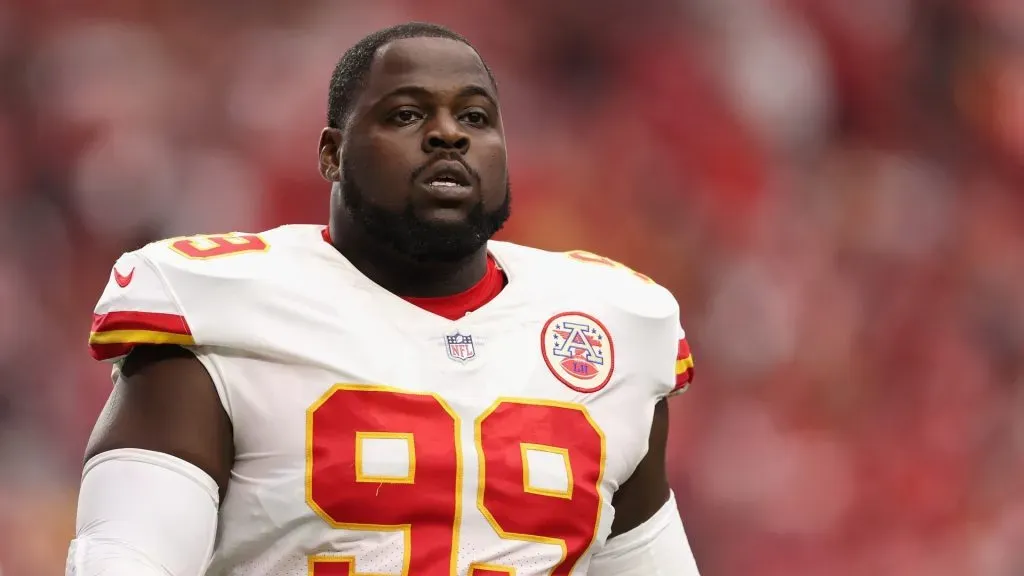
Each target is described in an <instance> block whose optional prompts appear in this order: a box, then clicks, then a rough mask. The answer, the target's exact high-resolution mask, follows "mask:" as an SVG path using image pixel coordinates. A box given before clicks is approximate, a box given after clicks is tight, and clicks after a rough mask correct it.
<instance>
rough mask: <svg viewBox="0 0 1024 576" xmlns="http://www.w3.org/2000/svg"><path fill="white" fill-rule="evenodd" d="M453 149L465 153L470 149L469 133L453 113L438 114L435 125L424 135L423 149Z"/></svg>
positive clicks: (431, 150)
mask: <svg viewBox="0 0 1024 576" xmlns="http://www.w3.org/2000/svg"><path fill="white" fill-rule="evenodd" d="M437 150H452V151H456V152H459V153H460V154H465V153H466V152H467V151H469V134H467V133H466V131H465V130H464V129H463V127H462V124H460V123H459V121H458V119H457V118H454V117H453V116H452V115H451V114H446V113H442V114H438V115H437V116H435V118H434V122H433V125H432V126H431V127H430V129H429V130H427V132H426V134H424V136H423V151H424V152H426V153H428V154H429V153H431V152H436V151H437Z"/></svg>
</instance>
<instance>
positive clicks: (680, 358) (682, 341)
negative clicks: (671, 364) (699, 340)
mask: <svg viewBox="0 0 1024 576" xmlns="http://www.w3.org/2000/svg"><path fill="white" fill-rule="evenodd" d="M678 335H679V343H678V345H677V347H676V360H675V382H674V386H673V388H672V390H671V391H670V392H669V393H668V396H674V395H676V394H681V393H683V392H685V391H686V389H687V388H689V387H690V382H691V381H692V380H693V355H692V354H691V353H690V344H689V343H688V342H687V341H686V331H684V330H683V327H682V326H679V329H678Z"/></svg>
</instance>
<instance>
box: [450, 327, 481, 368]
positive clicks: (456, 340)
mask: <svg viewBox="0 0 1024 576" xmlns="http://www.w3.org/2000/svg"><path fill="white" fill-rule="evenodd" d="M444 342H445V349H446V350H447V351H448V357H449V358H451V359H452V360H455V361H456V362H469V361H470V360H472V359H473V358H475V357H476V348H474V347H473V337H472V336H470V335H469V334H460V333H458V332H456V333H455V334H449V335H447V336H445V337H444Z"/></svg>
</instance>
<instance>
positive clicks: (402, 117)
mask: <svg viewBox="0 0 1024 576" xmlns="http://www.w3.org/2000/svg"><path fill="white" fill-rule="evenodd" d="M420 118H423V114H422V113H420V112H419V111H418V110H415V109H413V108H399V109H398V110H395V111H394V112H392V113H391V115H390V116H388V120H390V121H391V122H392V123H394V124H395V125H397V126H408V125H410V124H412V123H414V122H416V121H417V120H419V119H420Z"/></svg>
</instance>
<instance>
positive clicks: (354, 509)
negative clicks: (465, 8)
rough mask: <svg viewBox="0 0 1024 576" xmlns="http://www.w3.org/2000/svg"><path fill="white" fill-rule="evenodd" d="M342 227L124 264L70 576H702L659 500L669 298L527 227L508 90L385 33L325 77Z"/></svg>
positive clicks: (205, 239) (429, 39) (198, 246)
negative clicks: (525, 236)
mask: <svg viewBox="0 0 1024 576" xmlns="http://www.w3.org/2000/svg"><path fill="white" fill-rule="evenodd" d="M319 152H320V170H321V173H322V174H323V176H324V178H326V179H327V180H328V181H330V182H332V187H333V188H332V196H331V214H330V225H329V226H328V227H327V228H324V227H323V226H285V227H282V228H278V229H275V230H271V231H269V232H266V233H263V234H240V233H232V234H224V235H214V236H197V237H191V238H176V239H171V240H167V241H163V242H157V243H154V244H150V245H148V246H146V247H144V248H142V249H140V250H137V251H135V252H130V253H128V254H125V255H124V256H122V257H121V258H120V259H119V260H118V261H117V263H116V264H115V266H114V269H113V272H112V275H111V280H110V282H109V283H108V285H107V287H106V289H105V291H104V293H103V295H102V297H101V298H100V301H99V304H98V305H97V309H96V316H95V319H94V324H93V332H92V335H91V337H90V346H91V351H92V354H93V355H94V356H95V357H96V358H98V359H101V360H108V361H114V373H113V378H114V382H115V386H114V391H113V393H112V394H111V397H110V400H109V401H108V403H107V406H106V408H105V409H104V411H103V414H102V415H101V416H100V418H99V422H98V423H97V425H96V429H95V431H94V433H93V436H92V438H91V439H90V442H89V448H88V453H87V462H86V465H85V472H84V474H83V479H82V489H81V496H80V501H79V510H78V528H77V536H76V538H75V540H74V541H73V542H72V545H71V549H70V552H69V558H68V573H69V574H75V575H82V576H93V575H99V574H103V575H126V576H127V575H131V576H148V575H158V574H159V575H167V574H170V575H173V576H191V575H198V574H204V573H205V574H235V575H244V576H250V575H271V574H273V575H288V576H292V575H299V574H303V575H305V574H310V575H313V576H355V575H375V576H376V575H399V574H401V575H403V576H409V575H413V576H442V575H444V576H449V575H454V574H458V575H470V576H496V575H508V574H514V575H517V576H528V575H529V576H532V575H541V574H544V575H548V574H551V575H576V576H578V575H582V574H590V575H608V576H611V575H616V576H623V575H626V576H628V575H644V576H652V575H654V576H656V575H673V576H676V575H690V574H696V573H697V571H696V567H695V565H694V562H693V559H692V555H691V554H690V552H689V547H688V545H687V543H686V536H685V534H684V532H683V526H682V523H681V521H680V519H679V515H678V512H677V511H676V506H675V501H674V499H673V497H672V495H671V492H670V490H669V487H668V484H667V482H666V478H665V469H664V459H665V442H666V436H667V425H668V423H667V407H666V404H665V398H666V397H667V396H670V395H671V394H673V393H676V392H679V391H681V390H682V389H683V388H684V387H685V386H686V385H687V384H688V382H689V379H690V375H691V373H692V372H691V366H692V363H691V362H690V359H689V352H688V350H687V348H686V344H685V340H683V335H682V329H681V328H680V327H679V323H678V306H677V304H676V302H675V300H674V299H673V298H672V296H671V295H670V294H669V293H668V292H667V291H666V290H664V289H663V288H661V287H659V286H657V285H656V284H654V283H652V282H651V281H650V280H649V279H647V278H646V277H644V276H642V275H640V274H637V273H634V272H632V271H630V270H628V269H626V268H624V267H623V266H621V265H617V264H615V263H614V262H611V261H609V260H607V259H604V258H601V257H598V256H594V255H592V254H588V253H583V252H575V253H569V254H554V253H548V252H543V251H539V250H534V249H529V248H525V247H521V246H516V245H513V244H509V243H503V242H496V241H489V239H490V238H491V236H492V235H493V234H494V233H495V232H496V231H497V230H498V229H499V228H501V226H502V224H503V223H504V222H505V220H506V219H507V218H508V215H509V201H510V198H509V185H508V171H507V167H506V154H505V139H504V135H503V130H502V123H501V115H500V110H499V107H498V98H497V88H496V86H495V84H494V80H493V78H492V75H491V72H490V70H489V69H488V68H487V66H486V65H485V64H484V62H483V61H482V60H481V58H480V56H479V55H478V54H477V52H476V51H475V49H473V48H472V47H471V46H470V44H469V43H468V42H467V41H466V40H465V39H464V38H462V37H461V36H459V35H457V34H455V33H454V32H451V31H450V30H447V29H446V28H442V27H439V26H434V25H429V24H419V23H413V24H405V25H401V26H396V27H393V28H388V29H386V30H382V31H379V32H376V33H374V34H372V35H370V36H368V37H367V38H365V39H363V40H362V41H360V42H359V43H358V44H356V45H355V46H354V47H353V48H351V49H350V50H349V51H348V52H347V53H346V54H345V55H344V57H343V58H342V59H341V61H340V62H339V64H338V66H337V68H336V69H335V72H334V75H333V77H332V79H331V90H330V98H329V112H328V127H327V128H326V129H324V131H323V133H322V134H321V137H320V146H319Z"/></svg>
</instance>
